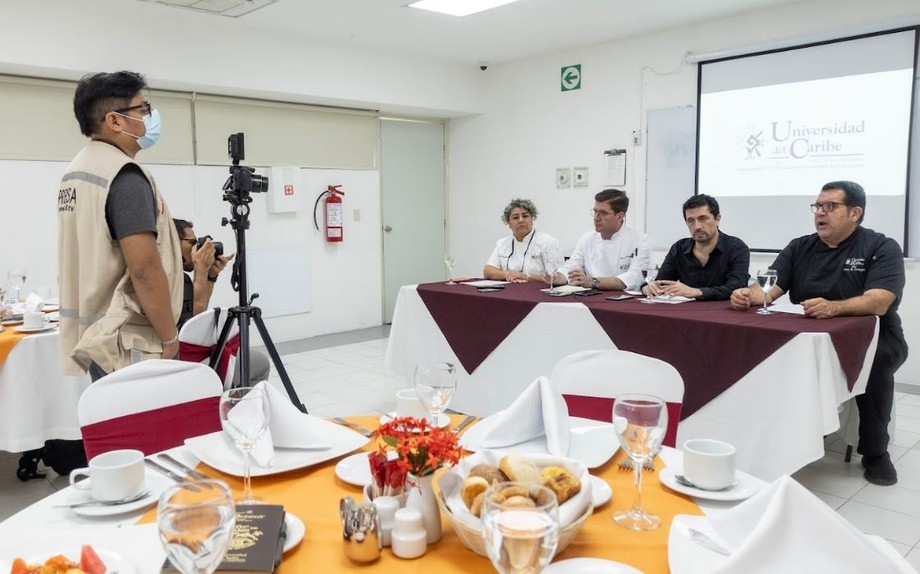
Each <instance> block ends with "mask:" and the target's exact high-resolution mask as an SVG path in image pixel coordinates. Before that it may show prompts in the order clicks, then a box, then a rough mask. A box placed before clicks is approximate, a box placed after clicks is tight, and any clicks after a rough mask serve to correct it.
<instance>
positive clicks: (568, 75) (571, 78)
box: [560, 64, 581, 92]
mask: <svg viewBox="0 0 920 574" xmlns="http://www.w3.org/2000/svg"><path fill="white" fill-rule="evenodd" d="M560 79H561V81H562V91H563V92H570V91H572V90H580V89H581V64H575V65H574V66H563V67H562V73H561V76H560Z"/></svg>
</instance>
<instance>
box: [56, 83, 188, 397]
mask: <svg viewBox="0 0 920 574" xmlns="http://www.w3.org/2000/svg"><path fill="white" fill-rule="evenodd" d="M146 87H147V84H146V82H145V80H144V77H143V76H141V75H140V74H137V73H134V72H127V71H120V72H114V73H98V74H90V75H87V76H84V77H83V78H82V79H81V80H80V82H79V84H78V85H77V89H76V91H75V93H74V99H73V105H74V114H75V115H76V118H77V122H78V123H79V125H80V131H81V132H82V133H83V135H85V136H87V137H89V138H90V141H89V142H88V143H87V144H86V146H85V147H84V148H83V149H82V150H81V151H80V152H79V153H78V154H77V156H76V157H75V158H74V160H73V161H72V162H71V164H70V166H68V168H67V170H66V172H65V175H64V177H63V179H62V181H61V186H60V189H59V193H58V254H59V255H58V258H59V259H58V276H59V278H60V293H61V297H60V303H61V346H62V347H61V351H62V353H63V356H64V370H65V372H66V373H67V374H80V373H82V372H83V371H87V370H88V371H89V372H90V375H91V377H92V378H93V380H96V379H98V378H99V377H101V376H103V375H105V374H107V373H111V372H113V371H115V370H117V369H120V368H122V367H125V366H127V365H129V364H131V363H133V362H136V361H139V360H142V359H147V358H164V359H169V358H173V357H174V356H175V355H176V353H177V352H178V349H179V339H178V330H177V329H176V322H177V320H178V318H179V312H180V310H181V308H182V255H181V252H180V243H179V237H178V235H177V233H176V229H175V226H174V225H173V222H172V218H171V217H170V214H169V209H168V208H167V207H166V203H165V202H164V201H163V197H162V196H161V195H160V192H159V190H158V189H157V186H156V183H155V182H154V180H153V177H152V176H151V175H150V173H149V172H148V171H147V170H146V169H144V168H143V167H141V165H140V164H138V163H137V162H136V161H135V155H136V154H137V153H138V152H139V151H141V150H143V149H146V148H149V147H150V146H152V145H153V144H155V143H156V142H157V140H158V139H159V136H160V115H159V112H158V111H157V110H156V109H154V108H153V106H152V105H151V103H150V102H149V101H147V100H146V98H145V96H144V94H143V90H144V89H145V88H146Z"/></svg>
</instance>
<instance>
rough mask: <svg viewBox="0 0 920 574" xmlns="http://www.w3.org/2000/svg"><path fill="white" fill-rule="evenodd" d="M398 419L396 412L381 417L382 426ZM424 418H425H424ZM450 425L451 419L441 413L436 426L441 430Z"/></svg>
mask: <svg viewBox="0 0 920 574" xmlns="http://www.w3.org/2000/svg"><path fill="white" fill-rule="evenodd" d="M395 418H396V411H390V412H388V413H387V414H385V415H383V416H382V417H380V424H382V425H385V424H387V423H388V422H390V421H391V420H393V419H395ZM423 418H424V417H423ZM449 424H450V417H449V416H447V415H445V414H444V413H441V414H439V415H438V424H436V425H434V426H436V427H438V428H439V429H442V428H444V427H446V426H448V425H449Z"/></svg>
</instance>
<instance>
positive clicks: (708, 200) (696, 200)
mask: <svg viewBox="0 0 920 574" xmlns="http://www.w3.org/2000/svg"><path fill="white" fill-rule="evenodd" d="M704 205H705V206H706V207H708V208H709V213H711V214H712V216H713V217H718V216H719V202H718V201H716V198H714V197H713V196H711V195H706V194H705V193H699V194H697V195H693V196H691V197H690V199H688V200H687V201H685V202H684V210H683V212H682V213H683V215H684V218H686V217H687V210H688V209H696V208H697V207H703V206H704Z"/></svg>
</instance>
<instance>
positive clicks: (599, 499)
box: [590, 474, 613, 509]
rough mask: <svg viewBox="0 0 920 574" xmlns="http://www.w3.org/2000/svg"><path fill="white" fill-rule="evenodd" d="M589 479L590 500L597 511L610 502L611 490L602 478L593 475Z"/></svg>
mask: <svg viewBox="0 0 920 574" xmlns="http://www.w3.org/2000/svg"><path fill="white" fill-rule="evenodd" d="M590 478H591V500H592V501H593V502H594V508H595V509H597V508H598V507H600V506H603V505H605V504H607V503H608V502H610V497H611V496H613V489H612V488H610V485H609V484H607V481H605V480H604V479H602V478H598V477H596V476H594V475H593V474H592V475H590Z"/></svg>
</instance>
